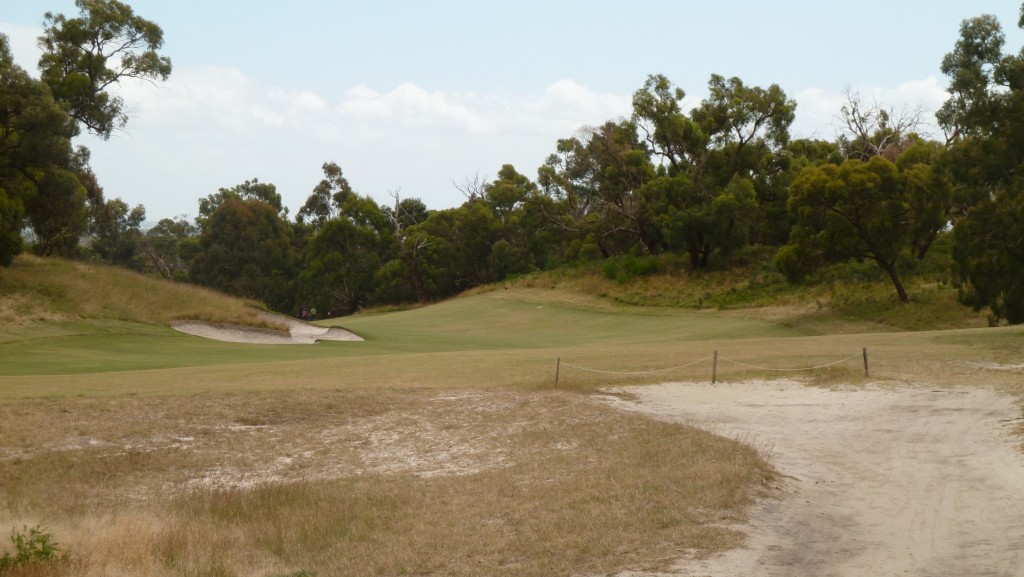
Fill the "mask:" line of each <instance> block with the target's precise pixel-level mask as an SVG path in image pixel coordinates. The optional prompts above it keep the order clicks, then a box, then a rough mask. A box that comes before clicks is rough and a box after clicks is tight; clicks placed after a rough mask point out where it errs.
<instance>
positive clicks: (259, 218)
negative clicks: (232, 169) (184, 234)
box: [189, 196, 297, 311]
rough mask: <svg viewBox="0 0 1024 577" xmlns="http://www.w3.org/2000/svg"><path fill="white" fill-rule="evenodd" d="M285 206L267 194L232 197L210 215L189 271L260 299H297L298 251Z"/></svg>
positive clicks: (276, 304)
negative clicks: (276, 204)
mask: <svg viewBox="0 0 1024 577" xmlns="http://www.w3.org/2000/svg"><path fill="white" fill-rule="evenodd" d="M289 236H290V229H289V228H288V225H287V223H286V222H285V220H284V219H283V218H282V217H281V215H280V211H279V210H278V209H277V208H276V207H274V206H271V205H270V204H268V203H267V202H266V201H264V200H261V199H244V198H241V197H238V196H231V197H228V198H226V199H225V200H224V201H223V202H221V203H219V204H218V205H217V208H216V209H215V210H214V211H213V212H212V213H211V214H210V215H209V216H208V218H207V219H206V220H205V222H204V224H203V228H202V233H201V234H200V235H199V238H198V246H197V247H196V249H195V255H194V258H193V259H192V262H191V266H190V270H189V275H190V278H191V280H192V281H193V282H196V283H198V284H201V285H204V286H209V287H212V288H215V289H218V290H222V291H224V292H227V293H229V294H232V295H235V296H239V297H244V298H252V299H256V300H260V301H262V302H264V303H265V304H266V305H267V306H269V307H270V308H272V309H274V310H277V311H289V310H290V309H291V308H292V306H293V304H294V287H293V281H294V277H295V272H296V271H295V268H296V260H297V259H296V255H295V252H294V249H293V248H292V245H291V240H290V238H289Z"/></svg>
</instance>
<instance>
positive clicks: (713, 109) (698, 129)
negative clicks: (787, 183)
mask: <svg viewBox="0 0 1024 577" xmlns="http://www.w3.org/2000/svg"><path fill="white" fill-rule="evenodd" d="M708 89H709V92H710V96H709V97H708V98H707V99H706V100H704V101H703V102H702V103H701V105H700V106H698V107H697V108H696V109H694V110H693V111H692V112H690V113H689V114H684V113H683V111H682V106H681V102H682V99H683V97H684V96H685V93H684V92H683V91H682V90H681V89H678V88H677V89H673V88H672V85H671V83H670V82H669V81H668V79H667V78H665V77H664V76H660V75H659V76H651V77H650V78H648V80H647V83H646V84H645V85H644V88H643V89H641V90H639V91H637V92H636V93H635V94H634V95H633V119H634V122H636V123H638V124H639V125H641V126H643V127H644V130H643V132H645V133H646V134H648V135H649V136H648V143H647V145H648V146H649V147H650V150H651V151H652V152H653V154H655V155H657V156H660V157H661V158H662V159H664V161H665V162H664V164H663V167H662V170H660V171H659V175H658V176H657V177H656V178H654V179H652V180H649V181H648V182H647V183H646V184H645V185H644V186H643V188H642V198H643V202H644V203H645V204H646V205H647V206H648V207H649V211H650V212H651V213H652V214H656V215H657V216H656V217H655V221H656V222H657V226H658V228H659V229H660V235H659V236H660V238H661V239H662V241H663V242H664V244H665V246H667V247H668V248H670V249H672V250H682V251H685V252H686V253H688V254H689V255H690V262H691V266H692V268H693V269H695V270H696V269H700V268H704V267H707V266H708V262H709V258H710V256H711V254H712V253H713V252H714V251H720V252H722V253H726V254H727V253H728V252H730V251H731V250H734V249H736V248H738V247H740V246H742V245H744V244H746V242H747V241H748V238H749V235H750V233H751V231H752V230H753V227H754V224H755V223H756V222H757V221H758V209H759V206H758V201H757V198H758V194H759V191H758V190H757V188H758V187H760V188H761V189H762V190H761V191H760V192H763V193H764V195H765V196H766V197H769V198H779V197H781V194H780V193H779V191H778V190H777V188H776V187H775V186H774V185H773V179H772V178H771V176H772V175H774V174H778V173H781V172H782V171H783V169H784V167H785V165H786V160H785V159H786V151H785V149H786V146H787V144H788V142H789V125H790V124H791V123H792V122H793V119H794V109H795V106H796V105H795V103H794V102H793V101H792V100H789V99H788V98H787V97H786V95H785V93H784V92H783V91H782V90H781V89H780V88H779V87H778V86H776V85H772V86H771V87H769V88H767V89H764V88H759V87H748V86H746V85H744V84H743V82H742V81H741V80H740V79H738V78H730V79H728V80H726V79H725V78H724V77H721V76H718V75H712V77H711V80H710V81H709V82H708ZM648 246H649V247H650V246H651V245H648Z"/></svg>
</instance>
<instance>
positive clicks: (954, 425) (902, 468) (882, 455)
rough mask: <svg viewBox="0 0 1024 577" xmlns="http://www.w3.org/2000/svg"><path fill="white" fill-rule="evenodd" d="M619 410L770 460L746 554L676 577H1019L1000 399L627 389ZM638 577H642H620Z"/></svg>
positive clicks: (1015, 463)
mask: <svg viewBox="0 0 1024 577" xmlns="http://www.w3.org/2000/svg"><path fill="white" fill-rule="evenodd" d="M629 392H631V393H633V394H635V395H636V399H635V400H630V401H624V400H621V399H613V400H611V402H614V403H616V404H617V405H619V406H622V407H624V408H627V409H630V410H635V411H639V412H643V413H647V414H650V415H652V416H655V417H657V418H661V419H666V420H671V421H677V422H686V423H692V424H696V425H698V426H701V427H704V428H708V429H710V430H712V431H715V432H718V433H721V434H724V435H729V436H739V437H740V438H743V439H746V440H750V441H751V442H753V443H755V444H757V445H762V446H766V447H769V448H770V449H771V460H772V462H773V464H774V465H775V467H776V468H777V469H778V470H779V472H780V473H781V474H782V475H783V485H784V490H783V495H782V497H781V498H780V499H778V500H769V501H766V502H764V503H762V504H761V505H759V506H758V507H757V508H756V510H755V511H754V513H753V518H752V522H751V524H750V526H749V527H747V528H745V530H746V531H747V532H748V534H749V539H748V543H747V546H746V547H744V548H742V549H737V550H734V551H730V552H728V553H726V554H723V555H719V556H716V557H713V558H711V559H707V560H692V559H691V560H684V561H681V562H680V565H679V566H678V567H677V568H676V569H675V570H674V572H673V573H671V575H680V576H704V575H711V576H716V577H717V576H726V575H728V576H734V575H736V576H739V575H743V576H752V577H757V576H771V577H776V576H787V577H788V576H815V577H854V576H857V577H860V576H864V575H873V576H897V575H898V576H901V577H905V576H919V577H924V576H928V577H954V576H956V577H961V576H965V575H971V576H1000V577H1002V576H1008V577H1017V576H1024V455H1022V453H1021V452H1020V450H1019V448H1018V447H1019V445H1020V438H1019V437H1013V436H1011V434H1010V431H1011V429H1012V428H1013V427H1014V426H1015V425H1016V424H1018V423H1019V422H1020V417H1021V413H1020V409H1019V406H1018V404H1017V403H1016V402H1015V400H1014V399H1013V398H1011V397H1007V396H1005V395H1001V394H998V393H995V392H992V391H988V390H981V389H970V390H967V389H957V390H946V391H932V390H928V389H917V388H904V389H898V390H881V389H877V388H868V389H866V390H864V389H860V390H853V389H849V390H824V389H817V388H807V387H804V386H802V385H800V384H798V383H793V382H775V383H743V384H725V385H721V384H720V385H718V386H710V385H696V384H682V383H674V384H665V385H657V386H650V387H637V388H632V389H630V390H629ZM629 575H643V574H629Z"/></svg>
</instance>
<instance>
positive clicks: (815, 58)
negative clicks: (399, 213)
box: [0, 0, 1024, 222]
mask: <svg viewBox="0 0 1024 577" xmlns="http://www.w3.org/2000/svg"><path fill="white" fill-rule="evenodd" d="M127 3H128V4H129V5H131V6H132V8H133V9H134V10H135V13H136V14H138V15H140V16H142V17H143V18H146V19H148V20H151V21H153V22H155V23H156V24H158V25H159V26H160V27H161V28H162V29H163V32H164V47H163V49H162V50H161V53H162V54H164V55H166V56H168V57H170V59H171V62H172V64H173V67H174V69H173V72H172V73H171V76H170V78H169V80H168V81H167V82H161V83H157V84H152V83H147V82H139V81H126V82H124V83H122V85H121V86H120V87H119V89H118V94H119V95H120V96H121V97H123V98H124V100H125V102H126V103H127V108H128V111H129V115H130V118H129V121H128V124H127V126H126V128H125V130H124V131H121V132H117V133H115V134H114V135H113V136H112V137H111V138H110V139H109V140H107V141H102V140H98V139H96V138H94V137H91V136H89V135H83V136H81V137H79V138H78V139H76V144H82V145H85V146H87V147H88V148H89V149H90V150H91V152H92V156H91V165H92V167H93V170H94V171H95V172H96V174H97V176H98V177H99V181H100V184H101V185H102V186H103V188H104V193H105V195H106V197H107V198H111V199H112V198H121V199H123V200H124V201H125V202H127V203H128V204H129V205H131V206H135V205H138V204H141V205H143V206H145V207H146V213H147V219H148V220H149V221H152V222H155V221H157V220H159V219H161V218H177V217H182V216H184V217H186V218H194V217H195V215H196V214H197V212H198V199H199V198H202V197H205V196H207V195H209V194H213V193H216V192H217V190H218V189H220V188H230V187H232V186H235V185H237V184H241V183H242V182H244V181H246V180H252V179H254V178H256V179H259V181H260V182H269V183H273V184H274V185H275V186H276V187H277V191H278V192H279V193H280V194H281V195H282V197H283V200H284V204H285V205H286V206H288V207H289V208H290V210H291V214H292V215H293V216H294V214H295V213H297V212H298V210H299V208H301V207H302V205H303V203H304V202H305V200H306V198H307V197H308V196H309V194H310V193H311V192H312V190H313V187H314V186H316V184H317V183H318V182H319V181H320V179H321V178H322V177H323V173H322V170H321V166H322V165H323V164H324V163H325V162H336V163H337V164H338V165H340V166H341V168H342V171H343V173H344V176H345V177H346V178H347V179H348V181H349V183H350V184H351V185H352V187H353V188H354V189H355V190H356V191H357V192H359V193H360V194H364V195H369V196H372V197H373V198H374V199H375V200H376V201H377V202H378V203H381V204H390V203H391V202H393V201H392V197H391V195H392V194H399V195H400V196H401V197H402V198H409V197H416V198H420V199H421V200H423V202H424V203H426V205H427V207H428V208H431V209H442V208H448V207H452V206H458V205H460V204H462V202H464V201H465V197H464V196H463V194H462V193H461V192H459V190H458V185H462V184H465V183H466V182H467V181H469V180H474V179H481V180H485V181H489V180H493V179H494V178H495V175H496V174H497V172H498V170H499V169H500V168H501V166H502V165H504V164H512V165H514V166H515V168H516V169H517V170H518V171H519V172H521V173H523V174H525V175H527V176H529V177H531V178H536V174H537V168H538V167H539V166H541V165H542V164H543V162H544V160H545V158H547V156H548V155H550V154H551V153H553V152H554V151H555V146H556V142H557V140H558V139H560V138H568V137H571V136H574V135H575V134H576V133H577V132H578V131H579V130H580V129H581V128H583V127H586V126H595V125H600V124H602V123H604V122H605V121H607V120H616V119H621V118H628V117H629V115H630V113H631V106H630V102H631V98H632V94H633V92H635V91H636V90H638V89H639V88H641V87H642V86H643V84H644V81H645V80H646V78H647V77H648V76H649V75H651V74H663V75H665V76H666V77H668V78H669V80H671V81H672V82H673V83H674V84H675V85H676V86H678V87H680V88H682V89H683V90H684V91H686V94H687V99H686V101H684V104H687V105H691V106H694V105H697V104H698V103H699V102H700V100H701V99H702V98H704V97H705V96H706V94H707V89H706V87H707V82H708V79H709V78H710V76H711V75H712V74H720V75H722V76H725V77H733V76H736V77H739V78H740V79H741V80H742V81H743V82H744V84H746V85H748V86H761V87H768V86H770V85H771V84H778V85H779V86H780V87H781V88H782V89H783V90H784V91H785V92H786V94H787V96H789V97H790V98H792V99H794V100H795V101H796V102H797V110H796V121H795V122H794V124H793V126H792V129H791V132H792V136H793V137H794V138H803V137H815V138H823V139H833V138H834V137H835V134H836V132H835V126H836V119H837V115H838V114H839V109H840V107H841V106H842V105H843V103H844V92H846V91H851V92H854V93H856V94H858V95H860V96H861V98H862V99H863V100H865V101H867V102H877V103H878V104H880V105H882V106H884V107H887V108H894V109H897V110H910V109H914V108H917V107H921V108H922V109H923V110H924V111H925V117H926V118H927V119H929V120H931V119H933V114H934V111H935V110H936V109H937V108H938V107H939V106H941V104H942V102H943V100H944V99H945V97H946V93H945V86H946V84H947V83H946V79H945V77H944V76H943V75H942V74H941V72H940V70H939V66H940V63H941V61H942V58H943V56H944V55H945V54H946V53H947V52H949V51H950V50H952V48H953V45H954V43H955V42H956V40H957V38H958V36H959V27H960V24H961V22H962V21H963V20H964V19H966V18H972V17H975V16H978V15H980V14H984V13H988V14H994V15H996V16H997V17H998V18H999V20H1000V22H1001V23H1002V24H1003V28H1004V31H1005V32H1006V36H1007V51H1013V52H1016V51H1017V50H1019V48H1020V47H1021V46H1022V45H1024V34H1022V33H1021V31H1020V30H1018V29H1017V27H1016V24H1017V19H1018V15H1019V9H1020V4H1019V3H1015V2H1010V1H1007V0H1003V1H996V0H971V1H970V2H968V1H964V0H885V1H878V0H861V1H859V2H856V3H848V2H825V1H823V0H773V1H765V0H716V1H714V2H711V1H704V0H701V1H697V0H676V1H669V0H661V1H654V0H631V1H630V2H628V3H627V2H622V1H616V2H612V1H606V0H590V1H584V0H547V1H534V0H517V1H515V2H509V1H507V0H501V1H490V2H482V1H479V0H474V1H463V0H458V1H445V0H437V1H435V2H423V1H414V0H408V1H400V0H378V1H374V2H366V1H361V2H352V1H347V0H291V1H289V2H281V1H280V0H274V1H268V0H245V1H240V0H238V1H236V0H217V1H212V0H177V1H175V2H167V1H166V0H129V1H128V2H127ZM48 11H49V12H53V13H63V14H65V15H66V16H68V17H74V16H77V15H78V9H77V8H76V7H75V5H74V0H0V33H4V34H6V35H7V36H8V38H9V40H10V42H11V47H12V50H13V52H14V56H15V61H16V62H17V63H18V64H19V65H20V66H22V67H23V68H24V69H25V70H27V71H28V72H29V73H30V74H32V75H33V76H36V77H38V70H37V67H36V64H37V62H38V59H39V54H40V51H39V49H38V48H37V47H36V39H37V38H38V36H39V35H40V34H41V32H42V26H43V17H44V14H45V13H46V12H48ZM931 130H933V134H932V136H933V137H936V138H940V137H941V132H940V131H939V130H938V129H937V128H934V127H933V128H932V129H931Z"/></svg>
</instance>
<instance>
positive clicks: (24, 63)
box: [0, 22, 43, 76]
mask: <svg viewBox="0 0 1024 577" xmlns="http://www.w3.org/2000/svg"><path fill="white" fill-rule="evenodd" d="M41 32H42V31H41V30H40V29H39V28H36V27H27V26H16V25H14V24H8V23H7V22H0V34H6V35H7V41H8V42H9V43H10V45H11V53H12V54H13V55H14V63H15V64H17V65H18V66H21V67H22V68H24V69H25V70H27V71H28V72H29V74H32V75H33V76H34V75H35V72H36V66H37V65H38V64H39V57H40V56H42V55H43V51H42V50H40V49H39V46H38V45H37V44H36V42H37V39H38V38H39V35H40V33H41Z"/></svg>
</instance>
